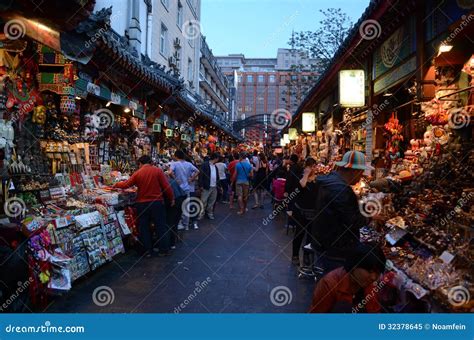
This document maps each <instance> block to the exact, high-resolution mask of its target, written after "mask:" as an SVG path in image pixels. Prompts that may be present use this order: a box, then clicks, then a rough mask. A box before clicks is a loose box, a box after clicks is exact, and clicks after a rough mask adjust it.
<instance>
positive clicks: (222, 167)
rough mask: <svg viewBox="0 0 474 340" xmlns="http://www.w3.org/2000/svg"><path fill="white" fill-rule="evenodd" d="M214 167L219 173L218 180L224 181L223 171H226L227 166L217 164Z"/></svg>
mask: <svg viewBox="0 0 474 340" xmlns="http://www.w3.org/2000/svg"><path fill="white" fill-rule="evenodd" d="M216 167H217V171H218V173H219V179H226V175H225V170H226V169H227V165H225V163H222V162H219V163H216Z"/></svg>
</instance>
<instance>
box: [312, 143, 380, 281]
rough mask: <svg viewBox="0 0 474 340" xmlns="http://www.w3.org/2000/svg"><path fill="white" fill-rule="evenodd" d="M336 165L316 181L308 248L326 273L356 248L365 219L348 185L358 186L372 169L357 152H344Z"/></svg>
mask: <svg viewBox="0 0 474 340" xmlns="http://www.w3.org/2000/svg"><path fill="white" fill-rule="evenodd" d="M336 165H337V169H336V170H335V171H333V172H331V173H330V174H328V175H326V176H320V177H318V181H317V183H318V184H317V187H318V188H317V196H316V197H317V198H316V201H315V210H316V218H315V219H314V221H313V223H312V234H313V242H312V247H313V249H315V250H316V251H317V253H318V254H319V258H318V265H319V266H320V267H322V268H323V269H324V271H325V272H326V273H327V272H329V271H331V270H333V269H335V268H337V267H340V266H341V265H343V264H344V262H345V259H346V258H347V257H348V256H350V254H351V251H352V250H354V249H355V248H356V247H357V246H358V244H359V237H360V233H359V229H360V228H361V227H363V226H364V225H365V224H366V223H367V219H366V218H365V217H364V216H363V215H362V214H361V211H360V209H359V203H358V199H357V196H356V194H355V193H354V191H353V190H352V188H351V185H354V184H356V183H357V182H359V180H360V179H361V177H362V175H363V173H364V171H366V170H372V169H373V168H372V167H371V166H370V165H368V164H366V160H365V155H364V154H363V153H362V152H359V151H348V152H346V153H345V154H344V157H343V158H342V161H340V162H337V163H336Z"/></svg>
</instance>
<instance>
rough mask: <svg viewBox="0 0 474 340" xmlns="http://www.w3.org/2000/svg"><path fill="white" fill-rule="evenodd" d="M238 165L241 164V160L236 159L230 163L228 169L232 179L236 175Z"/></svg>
mask: <svg viewBox="0 0 474 340" xmlns="http://www.w3.org/2000/svg"><path fill="white" fill-rule="evenodd" d="M237 163H239V160H238V159H234V160H233V161H232V162H230V163H229V166H228V167H227V169H229V173H230V177H231V178H232V176H233V175H234V172H235V166H236V165H237Z"/></svg>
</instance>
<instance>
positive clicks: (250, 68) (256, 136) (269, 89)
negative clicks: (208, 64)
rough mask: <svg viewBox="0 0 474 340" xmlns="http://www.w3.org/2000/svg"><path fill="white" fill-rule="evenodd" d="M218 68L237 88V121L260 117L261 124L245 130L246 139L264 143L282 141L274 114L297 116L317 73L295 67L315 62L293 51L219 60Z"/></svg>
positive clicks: (234, 93) (233, 96)
mask: <svg viewBox="0 0 474 340" xmlns="http://www.w3.org/2000/svg"><path fill="white" fill-rule="evenodd" d="M217 61H218V65H219V66H220V67H221V69H222V71H223V72H224V74H225V75H226V76H227V77H228V78H229V80H230V83H231V84H232V85H233V87H234V88H233V89H232V90H231V102H235V110H234V111H235V113H234V117H235V118H234V120H242V119H246V118H249V117H252V116H256V115H267V116H262V119H261V120H260V121H259V124H258V125H257V126H255V127H249V128H246V129H244V130H243V134H244V135H245V137H246V139H248V140H250V141H252V142H255V143H262V144H267V143H268V144H269V143H274V142H276V141H277V140H279V136H278V134H277V130H275V129H273V128H272V126H271V123H270V116H271V115H272V113H274V114H275V113H276V112H285V111H288V112H289V113H290V114H293V113H294V112H295V111H296V109H297V108H298V105H299V104H300V102H301V100H302V98H303V97H304V95H305V93H306V91H307V90H308V89H309V88H310V84H312V83H313V81H314V80H315V77H316V76H317V74H316V73H314V72H311V71H309V70H305V69H304V67H303V68H302V70H303V71H302V72H296V71H295V70H294V65H307V66H308V68H309V66H310V64H311V62H312V60H309V59H305V58H302V57H301V56H299V55H297V54H295V53H293V52H292V51H290V50H289V49H283V48H281V49H278V54H277V58H245V56H244V55H243V54H230V55H228V56H221V57H217Z"/></svg>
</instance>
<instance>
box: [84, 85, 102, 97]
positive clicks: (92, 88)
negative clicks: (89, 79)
mask: <svg viewBox="0 0 474 340" xmlns="http://www.w3.org/2000/svg"><path fill="white" fill-rule="evenodd" d="M87 92H89V93H92V94H93V95H96V96H98V97H100V86H98V85H96V84H93V83H87Z"/></svg>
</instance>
